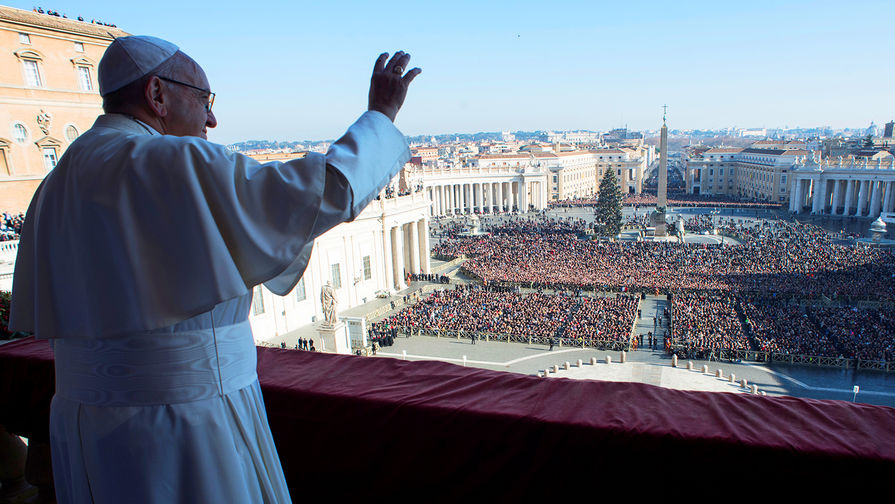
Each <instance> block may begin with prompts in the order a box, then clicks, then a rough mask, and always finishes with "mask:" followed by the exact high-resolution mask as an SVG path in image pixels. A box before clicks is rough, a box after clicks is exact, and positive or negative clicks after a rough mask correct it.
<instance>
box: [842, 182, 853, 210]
mask: <svg viewBox="0 0 895 504" xmlns="http://www.w3.org/2000/svg"><path fill="white" fill-rule="evenodd" d="M854 198H855V181H854V180H846V181H845V204H844V205H843V206H842V215H844V216H846V217H848V216H849V215H851V205H852V202H853V201H854Z"/></svg>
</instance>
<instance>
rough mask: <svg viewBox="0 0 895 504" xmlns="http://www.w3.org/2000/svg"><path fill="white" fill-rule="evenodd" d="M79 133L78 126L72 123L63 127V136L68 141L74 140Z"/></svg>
mask: <svg viewBox="0 0 895 504" xmlns="http://www.w3.org/2000/svg"><path fill="white" fill-rule="evenodd" d="M80 134H81V133H79V132H78V128H76V127H75V125H74V124H69V125H68V126H66V127H65V138H66V139H67V140H68V141H69V142H74V141H75V139H76V138H78V136H79V135H80Z"/></svg>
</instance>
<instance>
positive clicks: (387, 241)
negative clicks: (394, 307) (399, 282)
mask: <svg viewBox="0 0 895 504" xmlns="http://www.w3.org/2000/svg"><path fill="white" fill-rule="evenodd" d="M382 262H383V263H385V282H384V283H385V288H386V290H389V291H391V290H392V287H393V286H394V285H395V282H394V280H395V273H394V269H393V268H394V260H393V257H392V229H391V228H390V227H385V223H383V225H382Z"/></svg>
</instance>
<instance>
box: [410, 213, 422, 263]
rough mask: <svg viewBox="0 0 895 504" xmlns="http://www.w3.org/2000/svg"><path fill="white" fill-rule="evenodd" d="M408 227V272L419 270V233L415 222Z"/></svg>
mask: <svg viewBox="0 0 895 504" xmlns="http://www.w3.org/2000/svg"><path fill="white" fill-rule="evenodd" d="M408 227H409V228H410V272H411V273H414V274H415V273H419V272H420V235H419V226H417V223H416V222H413V223H411V224H409V225H408Z"/></svg>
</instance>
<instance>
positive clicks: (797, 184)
mask: <svg viewBox="0 0 895 504" xmlns="http://www.w3.org/2000/svg"><path fill="white" fill-rule="evenodd" d="M801 198H802V181H801V180H799V179H795V180H793V183H792V194H790V195H789V211H790V212H792V213H796V214H797V213H799V212H800V211H801V210H802V205H801V201H802V199H801Z"/></svg>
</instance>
